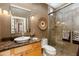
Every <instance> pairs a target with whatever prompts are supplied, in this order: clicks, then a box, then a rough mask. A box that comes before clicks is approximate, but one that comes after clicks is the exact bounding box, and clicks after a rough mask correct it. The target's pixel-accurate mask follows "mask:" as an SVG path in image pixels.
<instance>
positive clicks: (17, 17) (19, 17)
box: [10, 5, 30, 34]
mask: <svg viewBox="0 0 79 59" xmlns="http://www.w3.org/2000/svg"><path fill="white" fill-rule="evenodd" d="M10 9H11V34H24V33H27V32H29V28H30V27H29V22H30V21H29V19H30V10H27V9H25V8H22V7H19V6H16V5H11V6H10Z"/></svg>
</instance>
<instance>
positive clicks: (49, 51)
mask: <svg viewBox="0 0 79 59" xmlns="http://www.w3.org/2000/svg"><path fill="white" fill-rule="evenodd" d="M41 45H42V48H43V55H44V56H55V55H56V49H55V48H54V47H52V46H50V45H48V39H47V38H43V39H42V41H41Z"/></svg>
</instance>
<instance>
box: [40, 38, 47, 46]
mask: <svg viewBox="0 0 79 59" xmlns="http://www.w3.org/2000/svg"><path fill="white" fill-rule="evenodd" d="M41 44H42V47H44V46H45V45H48V39H47V38H42V40H41Z"/></svg>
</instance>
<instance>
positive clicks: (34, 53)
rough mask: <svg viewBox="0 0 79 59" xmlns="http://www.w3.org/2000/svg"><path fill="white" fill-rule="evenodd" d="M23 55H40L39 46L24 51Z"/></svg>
mask: <svg viewBox="0 0 79 59" xmlns="http://www.w3.org/2000/svg"><path fill="white" fill-rule="evenodd" d="M24 56H42V52H41V48H36V49H33V50H29V51H28V53H27V51H26V52H25V54H24Z"/></svg>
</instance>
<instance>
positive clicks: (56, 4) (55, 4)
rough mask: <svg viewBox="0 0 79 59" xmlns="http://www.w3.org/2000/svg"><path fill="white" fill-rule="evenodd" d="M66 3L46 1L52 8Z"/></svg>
mask: <svg viewBox="0 0 79 59" xmlns="http://www.w3.org/2000/svg"><path fill="white" fill-rule="evenodd" d="M65 4H66V3H48V5H49V6H51V7H53V8H59V7H61V6H63V5H65Z"/></svg>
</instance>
